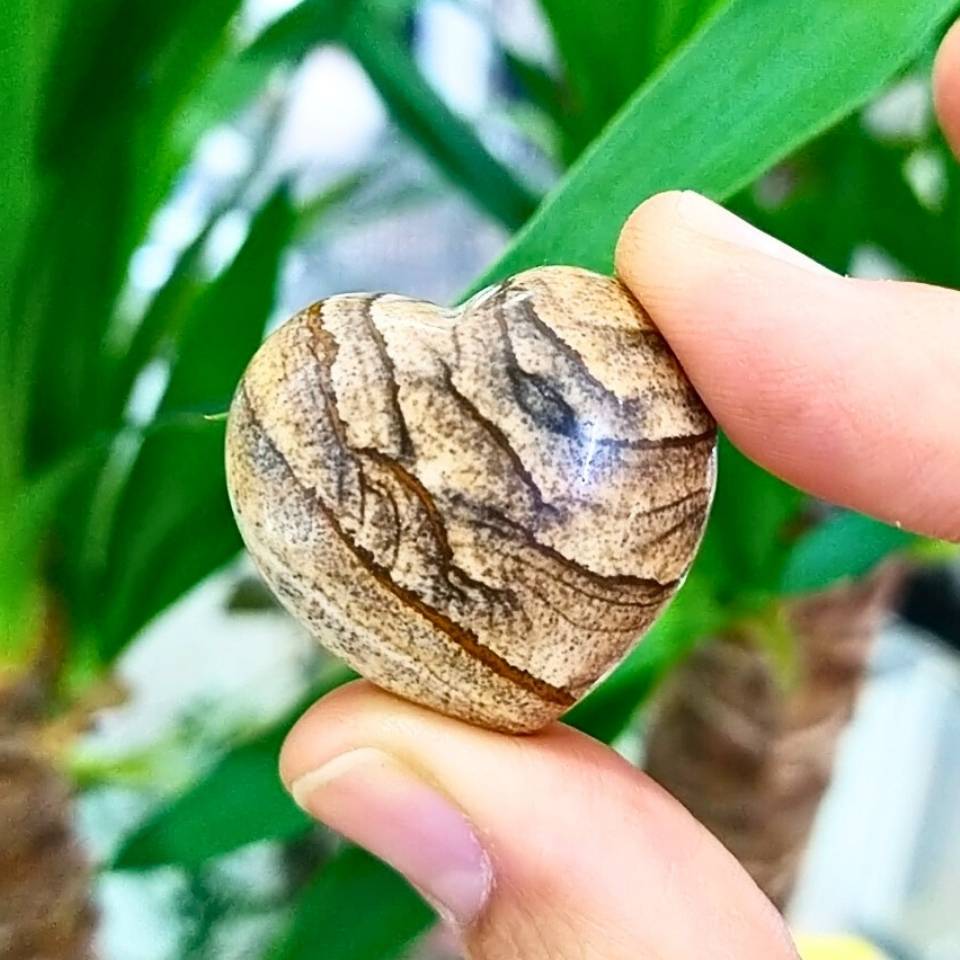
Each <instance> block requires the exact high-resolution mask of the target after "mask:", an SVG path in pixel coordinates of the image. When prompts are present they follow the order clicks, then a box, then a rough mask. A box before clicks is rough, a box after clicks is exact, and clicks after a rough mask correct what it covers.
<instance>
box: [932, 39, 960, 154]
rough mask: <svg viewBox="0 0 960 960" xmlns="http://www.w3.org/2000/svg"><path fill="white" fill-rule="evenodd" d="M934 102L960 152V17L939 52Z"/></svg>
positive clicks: (951, 143)
mask: <svg viewBox="0 0 960 960" xmlns="http://www.w3.org/2000/svg"><path fill="white" fill-rule="evenodd" d="M933 102H934V107H935V108H936V111H937V117H938V119H939V121H940V126H941V128H942V130H943V133H944V136H945V137H946V138H947V142H948V143H949V144H950V147H951V148H952V150H953V152H954V154H956V155H957V156H960V20H958V21H957V22H956V23H954V24H953V26H952V27H951V28H950V29H949V30H948V31H947V34H946V36H945V37H944V38H943V42H942V43H941V44H940V49H939V51H938V52H937V57H936V60H935V62H934V67H933Z"/></svg>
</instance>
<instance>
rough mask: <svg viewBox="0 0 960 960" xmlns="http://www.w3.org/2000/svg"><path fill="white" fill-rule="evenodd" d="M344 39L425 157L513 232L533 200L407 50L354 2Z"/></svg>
mask: <svg viewBox="0 0 960 960" xmlns="http://www.w3.org/2000/svg"><path fill="white" fill-rule="evenodd" d="M344 40H345V42H346V44H347V46H348V47H349V48H350V49H351V50H352V51H353V53H354V55H355V56H356V58H357V59H358V60H359V61H360V63H361V65H362V66H363V68H364V70H366V72H367V74H368V75H369V77H370V79H371V80H372V81H373V83H374V85H375V86H376V88H377V90H378V91H379V92H380V95H381V96H382V97H383V99H384V102H385V103H386V104H387V106H388V107H389V108H390V113H391V116H392V117H393V119H394V121H395V122H396V123H397V124H398V125H399V126H400V128H401V129H402V130H403V131H404V132H405V133H407V134H408V135H409V136H410V137H411V138H413V140H414V141H416V142H417V143H418V144H419V145H420V146H421V147H422V148H423V149H424V151H425V152H426V154H427V156H428V157H429V158H430V159H431V160H432V161H433V162H434V163H436V164H437V166H438V167H439V168H440V169H441V170H442V171H443V172H444V173H445V174H446V175H447V176H448V177H449V178H450V179H451V180H452V181H453V182H454V183H455V184H457V185H458V186H460V187H462V188H463V189H464V190H465V191H466V192H467V193H468V194H469V196H470V197H472V198H473V200H474V201H475V202H476V203H477V204H478V205H479V206H480V207H481V208H482V209H484V210H486V211H487V212H488V213H489V214H490V215H491V216H493V217H496V219H498V220H499V221H500V222H501V223H503V224H504V225H505V226H506V227H509V228H510V229H516V228H517V227H519V226H520V225H521V224H522V223H524V222H525V221H526V220H527V219H528V218H529V216H530V214H532V213H533V211H534V209H535V207H536V205H537V201H536V199H535V198H534V196H533V194H532V193H531V191H530V190H529V189H527V188H526V187H525V186H523V185H522V184H521V183H520V182H519V181H518V180H517V179H516V178H515V177H514V175H513V174H512V173H511V172H510V170H508V169H507V168H506V167H505V166H504V165H503V164H502V163H500V161H499V160H497V159H495V158H494V157H493V156H492V155H491V154H490V152H489V151H488V150H487V149H486V147H484V145H483V144H482V143H481V142H480V140H479V139H478V138H477V135H476V134H475V133H474V132H473V130H472V129H471V128H470V126H469V125H468V124H467V123H466V121H464V120H462V119H461V118H460V117H458V116H457V115H456V114H455V113H454V112H453V111H452V110H451V109H450V108H449V107H448V106H447V105H446V104H445V103H444V102H443V100H441V99H440V97H439V96H438V95H437V94H436V93H435V92H434V90H433V88H432V87H431V86H430V85H429V84H428V83H427V81H426V80H425V79H424V77H423V75H422V74H421V73H420V71H419V69H418V68H417V65H416V63H415V62H414V60H413V58H412V56H411V55H410V51H409V49H408V48H407V46H406V45H405V44H404V43H402V42H401V40H400V38H399V37H398V36H397V35H396V33H394V32H393V31H392V30H391V29H390V28H389V27H388V26H387V25H385V24H384V23H383V22H382V20H381V19H380V18H379V17H377V16H376V15H375V14H374V13H372V12H370V10H369V8H368V7H367V6H363V5H360V4H358V5H357V7H356V8H355V10H354V12H353V15H352V16H351V18H350V19H349V20H348V22H347V24H346V26H345V32H344Z"/></svg>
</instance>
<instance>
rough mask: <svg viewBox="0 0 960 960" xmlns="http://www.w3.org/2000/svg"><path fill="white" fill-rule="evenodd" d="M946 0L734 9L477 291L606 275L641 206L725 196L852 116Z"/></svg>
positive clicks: (556, 196)
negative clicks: (556, 273) (697, 195)
mask: <svg viewBox="0 0 960 960" xmlns="http://www.w3.org/2000/svg"><path fill="white" fill-rule="evenodd" d="M955 8H956V2H955V0H869V2H867V0H853V2H850V3H843V4H837V3H836V2H835V0H805V2H801V3H791V4H784V3H782V2H781V0H731V2H729V3H727V4H726V5H725V6H723V7H721V8H720V9H719V11H718V12H717V13H716V14H715V15H713V16H712V17H710V18H709V19H708V20H707V21H706V23H705V24H704V25H703V26H702V27H701V28H700V30H699V31H698V32H697V33H696V34H695V36H694V37H693V38H692V39H691V40H690V41H689V42H688V43H687V44H686V45H685V46H684V47H683V48H682V49H681V50H680V51H679V52H678V53H677V55H676V56H675V57H674V58H673V59H671V60H670V61H669V62H668V63H667V64H666V66H665V67H664V69H663V70H662V71H661V72H660V73H658V74H657V75H656V76H655V77H654V78H652V79H651V80H650V81H649V82H648V83H647V84H646V85H645V86H644V87H642V88H641V89H640V90H639V91H638V92H637V94H636V95H635V96H634V97H633V98H632V99H631V100H630V102H629V103H628V104H627V106H626V107H625V108H624V109H623V111H622V112H621V113H620V114H619V115H618V116H617V118H616V119H615V120H614V121H613V123H612V124H611V125H610V126H609V127H608V128H607V129H606V130H605V131H604V133H603V134H602V135H601V136H600V137H599V138H598V139H597V140H596V141H595V142H594V144H593V145H592V146H591V147H590V148H589V149H588V150H587V152H586V153H585V154H584V155H583V156H582V157H581V159H580V160H579V161H578V163H577V164H576V166H575V167H574V168H573V169H572V170H571V172H570V173H569V175H568V176H567V177H566V178H565V179H564V181H563V182H562V183H561V184H560V185H559V187H558V188H557V189H556V190H555V191H554V193H553V194H552V195H551V196H550V197H549V198H548V199H547V200H546V202H545V203H544V204H543V205H542V206H541V207H540V210H539V211H538V213H537V214H536V216H535V217H534V218H533V219H532V220H531V221H530V223H529V224H528V225H527V226H526V228H524V229H523V230H522V231H521V232H520V234H519V235H518V236H517V237H516V239H515V240H514V242H513V244H512V245H511V246H510V248H509V249H508V250H507V251H506V253H505V254H504V255H503V256H502V257H501V258H500V259H499V260H498V261H497V263H496V264H494V265H493V266H492V267H491V268H490V269H489V270H488V271H487V272H486V273H485V274H484V276H483V277H482V278H481V279H480V280H479V281H478V283H477V284H476V285H475V287H474V289H479V288H480V287H482V286H484V285H486V284H488V283H491V282H493V281H495V280H497V279H500V278H502V277H505V276H508V275H509V274H511V273H516V272H517V271H518V270H522V269H524V268H527V267H531V266H535V265H537V264H541V263H569V264H576V265H580V266H584V267H589V268H592V269H596V270H602V271H607V272H608V271H609V270H610V269H611V266H612V262H613V250H614V244H615V242H616V238H617V234H618V232H619V230H620V227H621V226H622V225H623V222H624V221H625V220H626V218H627V216H628V215H629V213H630V211H631V210H632V209H633V208H634V207H635V206H636V205H637V204H638V203H640V202H641V201H642V200H644V199H645V198H646V197H648V196H650V195H651V194H653V193H656V192H658V191H660V190H666V189H670V188H675V187H683V188H692V189H696V190H700V191H702V192H704V193H706V194H708V195H710V196H712V197H715V198H717V199H723V198H725V197H728V196H730V195H731V194H732V193H734V192H735V191H736V190H738V189H739V188H741V187H742V186H744V185H745V184H747V183H749V182H751V181H752V180H753V179H755V178H756V177H757V176H758V175H759V174H761V173H762V172H763V171H764V170H766V169H768V168H769V167H770V166H771V165H772V164H773V163H775V162H776V161H777V160H779V159H780V158H782V157H784V156H786V155H787V154H788V153H790V152H791V151H793V150H795V149H797V148H798V147H799V146H800V145H801V144H803V143H805V142H806V141H808V140H810V139H811V138H812V137H814V136H815V135H816V134H818V133H820V132H821V131H823V130H825V129H826V128H828V127H829V126H831V125H832V124H833V123H835V122H836V121H837V120H839V119H840V118H842V117H843V116H844V115H846V114H848V113H849V112H850V111H852V110H854V109H855V108H856V107H858V106H860V105H861V104H862V103H864V102H865V100H866V99H867V98H868V97H869V96H870V95H871V94H872V93H874V92H875V91H876V90H877V89H878V88H879V87H880V86H881V85H882V84H883V83H884V82H885V81H886V80H888V79H889V78H890V77H891V76H892V75H893V73H894V72H895V71H896V70H897V69H898V68H899V67H901V66H902V65H903V64H904V63H906V62H907V61H908V60H909V59H910V57H911V56H912V55H913V54H915V53H916V52H917V51H918V50H919V49H920V47H921V46H922V45H923V43H924V42H925V41H926V40H927V38H928V37H929V35H930V33H931V31H932V30H933V29H934V28H936V27H937V26H938V25H939V24H940V23H941V22H942V21H943V20H944V19H945V18H946V16H947V14H948V13H949V12H950V11H951V10H954V9H955Z"/></svg>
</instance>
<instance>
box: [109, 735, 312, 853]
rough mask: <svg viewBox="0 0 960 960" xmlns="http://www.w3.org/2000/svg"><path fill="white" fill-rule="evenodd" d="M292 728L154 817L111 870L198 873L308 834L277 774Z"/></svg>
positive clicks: (222, 767) (228, 761) (247, 749)
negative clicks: (245, 850) (173, 868)
mask: <svg viewBox="0 0 960 960" xmlns="http://www.w3.org/2000/svg"><path fill="white" fill-rule="evenodd" d="M287 729H288V727H287V726H285V727H284V728H283V729H281V730H278V731H271V732H269V733H268V734H266V735H264V736H263V737H260V738H258V739H257V740H255V741H253V742H252V743H247V744H244V745H243V746H240V747H237V748H236V749H235V750H232V751H231V752H230V753H228V754H227V755H226V756H225V757H224V758H223V759H222V760H221V761H220V762H219V763H218V764H217V765H216V766H215V767H214V768H213V769H212V770H211V771H210V772H209V773H208V774H207V775H206V776H205V777H204V778H203V779H202V780H200V781H199V782H198V783H197V784H195V785H194V786H193V787H192V788H191V789H189V790H188V791H187V792H186V793H184V794H183V795H182V796H180V797H178V798H176V799H175V800H174V801H173V802H172V803H170V804H169V805H168V806H166V807H163V808H162V809H161V810H159V811H158V812H157V813H156V814H154V815H153V816H152V817H150V818H149V819H148V820H147V821H146V822H145V823H144V824H143V825H141V826H140V828H139V829H138V830H137V831H136V832H135V833H134V834H133V835H132V836H130V837H129V838H128V839H127V840H126V842H125V843H124V844H123V846H122V847H121V849H120V850H119V852H118V853H117V855H116V857H115V858H114V861H113V864H112V867H113V869H115V870H143V869H148V868H151V867H157V866H163V865H171V864H175V865H177V866H180V867H184V868H193V867H199V866H201V865H202V864H204V863H206V862H207V861H208V860H211V859H213V858H214V857H218V856H221V855H223V854H225V853H230V852H231V851H233V850H236V849H238V848H239V847H242V846H245V845H247V844H249V843H254V842H257V841H260V840H284V839H289V838H291V837H296V836H299V835H300V834H302V833H305V832H306V831H307V830H308V829H309V828H310V821H309V820H308V818H307V816H306V814H304V813H303V811H302V810H300V808H299V807H298V806H297V805H296V804H295V803H294V802H293V801H292V800H291V799H290V795H289V794H288V793H287V792H286V790H284V789H283V786H282V784H281V783H280V777H279V775H278V773H277V758H278V756H279V754H280V746H281V744H282V743H283V738H284V737H285V736H286V733H287Z"/></svg>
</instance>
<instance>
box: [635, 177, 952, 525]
mask: <svg viewBox="0 0 960 960" xmlns="http://www.w3.org/2000/svg"><path fill="white" fill-rule="evenodd" d="M617 271H618V273H619V274H620V277H621V278H622V279H623V281H624V282H625V283H626V284H627V286H628V287H630V289H631V290H632V291H633V293H634V294H635V295H636V297H637V299H638V300H639V301H640V303H641V304H642V305H643V306H644V307H645V309H646V310H647V311H648V312H649V313H650V315H651V317H652V319H653V321H654V322H655V323H656V325H657V326H658V327H659V328H660V330H661V331H662V333H663V334H664V336H665V337H666V338H667V340H668V341H669V342H670V345H671V347H672V348H673V350H674V352H675V353H676V354H677V357H678V358H679V360H680V363H681V364H682V365H683V367H684V368H685V369H686V371H687V374H688V375H689V376H690V379H691V380H692V381H693V383H694V385H695V386H696V387H697V389H698V391H699V392H700V395H701V396H702V397H703V399H704V401H705V403H706V404H707V406H708V407H709V408H710V410H711V411H712V413H713V414H714V416H715V417H716V418H717V421H718V422H719V423H720V425H721V426H722V427H723V428H724V429H725V430H726V432H727V434H728V436H729V437H730V439H731V440H732V441H733V442H734V443H735V444H736V445H737V446H738V447H740V449H741V450H742V451H743V452H744V453H745V454H746V455H747V456H749V457H750V458H751V459H753V460H755V461H756V462H757V463H759V464H761V465H762V466H764V467H766V468H767V469H768V470H770V471H771V472H772V473H775V474H777V475H778V476H780V477H782V478H783V479H785V480H787V481H788V482H790V483H792V484H794V485H796V486H798V487H801V488H803V489H805V490H807V491H809V492H810V493H812V494H815V495H816V496H819V497H823V498H824V499H827V500H830V501H832V502H835V503H838V504H841V505H844V506H848V507H852V508H854V509H856V510H860V511H863V512H864V513H869V514H871V515H873V516H876V517H878V518H880V519H883V520H886V521H888V522H893V523H898V524H902V525H903V526H905V527H907V528H908V529H911V530H916V531H918V532H921V533H926V534H929V535H932V536H938V537H944V538H947V539H960V422H958V421H960V294H958V293H956V292H954V291H949V290H943V289H940V288H936V287H929V286H924V285H922V284H913V283H894V282H887V281H866V280H853V279H848V278H845V277H841V276H838V275H836V274H833V273H830V272H829V271H827V270H826V269H824V268H823V267H820V266H819V265H817V264H815V263H813V261H810V260H808V259H807V258H805V257H803V256H802V255H801V254H799V253H796V252H795V251H792V250H790V249H789V248H788V247H786V246H784V245H783V244H780V243H779V242H778V241H776V240H774V239H773V238H771V237H769V236H767V235H766V234H763V233H761V232H760V231H758V230H755V229H754V228H753V227H751V226H749V225H748V224H746V223H745V222H744V221H742V220H740V219H739V218H737V217H735V216H733V215H732V214H730V213H727V212H726V211H724V210H723V209H722V208H720V207H718V206H716V205H715V204H712V203H710V201H708V200H705V199H704V198H703V197H700V196H698V195H696V194H691V193H676V192H674V193H666V194H660V195H659V196H656V197H653V198H652V199H650V200H648V201H647V202H646V203H644V204H642V205H641V206H640V207H639V208H638V209H637V210H636V211H634V213H633V215H632V216H631V217H630V219H629V221H628V222H627V224H626V226H625V227H624V229H623V232H622V234H621V236H620V241H619V243H618V246H617Z"/></svg>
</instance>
